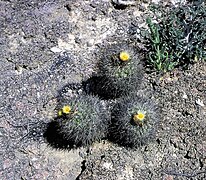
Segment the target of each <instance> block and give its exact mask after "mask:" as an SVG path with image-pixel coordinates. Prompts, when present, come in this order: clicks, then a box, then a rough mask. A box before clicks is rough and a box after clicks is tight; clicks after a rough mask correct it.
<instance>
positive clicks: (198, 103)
mask: <svg viewBox="0 0 206 180" xmlns="http://www.w3.org/2000/svg"><path fill="white" fill-rule="evenodd" d="M195 102H196V104H197V105H199V106H201V107H204V106H205V105H204V103H203V101H201V100H200V99H197V100H196V101H195Z"/></svg>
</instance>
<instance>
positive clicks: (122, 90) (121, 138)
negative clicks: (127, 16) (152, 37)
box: [55, 43, 158, 148]
mask: <svg viewBox="0 0 206 180" xmlns="http://www.w3.org/2000/svg"><path fill="white" fill-rule="evenodd" d="M137 54H138V53H137V52H135V49H134V48H133V47H132V46H130V45H128V44H126V43H120V44H114V45H110V46H109V47H108V48H107V49H106V50H104V51H103V52H101V55H102V58H101V59H100V62H99V77H98V81H95V83H93V85H94V84H95V88H94V89H93V90H96V92H95V95H98V96H94V95H88V94H84V95H81V96H80V95H78V96H74V97H72V98H68V99H65V98H63V99H60V103H59V104H58V106H57V118H56V119H55V120H56V122H57V126H56V130H57V132H58V133H59V134H60V135H61V137H62V138H64V139H65V140H66V141H67V142H69V143H71V144H73V145H74V146H77V147H78V146H87V145H91V144H92V143H93V142H95V141H99V140H101V139H103V138H106V137H107V138H108V139H109V140H111V141H113V142H115V143H118V144H119V145H123V146H126V147H134V148H136V147H138V146H139V145H141V144H144V143H145V142H146V141H147V140H148V138H149V137H151V135H153V132H154V129H155V127H156V124H157V120H158V118H157V117H156V113H157V108H156V106H155V105H154V104H153V103H152V102H151V101H150V100H147V99H145V98H143V97H139V96H136V95H135V93H137V91H138V89H139V88H140V84H141V80H142V77H143V66H142V65H141V62H140V60H139V58H138V56H137ZM102 97H107V98H109V99H112V100H115V101H113V102H116V103H115V105H114V106H113V108H111V112H110V111H109V110H108V108H105V106H103V104H102V102H106V101H103V100H100V99H101V98H102ZM110 102H111V101H110Z"/></svg>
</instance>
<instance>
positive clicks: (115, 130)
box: [110, 96, 160, 147]
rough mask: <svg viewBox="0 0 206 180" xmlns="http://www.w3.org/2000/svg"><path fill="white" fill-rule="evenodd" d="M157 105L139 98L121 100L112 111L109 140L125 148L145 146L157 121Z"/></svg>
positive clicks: (132, 97)
mask: <svg viewBox="0 0 206 180" xmlns="http://www.w3.org/2000/svg"><path fill="white" fill-rule="evenodd" d="M159 115H160V114H159V111H158V107H157V105H155V104H154V103H153V102H152V101H151V100H149V99H145V98H143V97H140V96H131V97H127V98H123V99H121V100H120V101H119V102H118V103H117V104H116V105H115V106H114V108H113V110H112V114H111V116H112V124H111V126H110V139H111V140H112V141H114V142H116V143H118V144H120V145H123V146H126V147H138V146H140V145H142V144H145V143H146V142H147V141H148V139H149V138H151V137H152V136H153V135H154V132H155V131H154V130H155V129H156V126H157V122H158V120H159Z"/></svg>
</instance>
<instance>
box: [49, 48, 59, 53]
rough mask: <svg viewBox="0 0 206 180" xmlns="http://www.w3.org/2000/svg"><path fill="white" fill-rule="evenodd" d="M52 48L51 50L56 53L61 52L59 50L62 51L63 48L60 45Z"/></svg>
mask: <svg viewBox="0 0 206 180" xmlns="http://www.w3.org/2000/svg"><path fill="white" fill-rule="evenodd" d="M50 50H51V51H52V52H54V53H59V52H61V51H62V50H61V49H60V48H58V47H52V48H51V49H50Z"/></svg>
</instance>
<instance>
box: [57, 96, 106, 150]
mask: <svg viewBox="0 0 206 180" xmlns="http://www.w3.org/2000/svg"><path fill="white" fill-rule="evenodd" d="M57 112H58V116H57V117H56V119H55V120H56V122H57V131H58V133H59V134H61V135H62V137H64V139H65V140H67V141H68V142H69V143H71V144H73V145H74V146H87V145H90V144H92V143H93V142H94V141H99V140H101V139H102V138H104V137H105V136H106V134H107V128H108V123H109V119H108V117H109V116H108V112H107V111H106V110H105V109H104V107H103V105H102V104H101V103H100V101H99V99H98V98H96V97H93V96H81V97H73V98H70V99H61V100H60V103H59V105H58V106H57Z"/></svg>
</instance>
